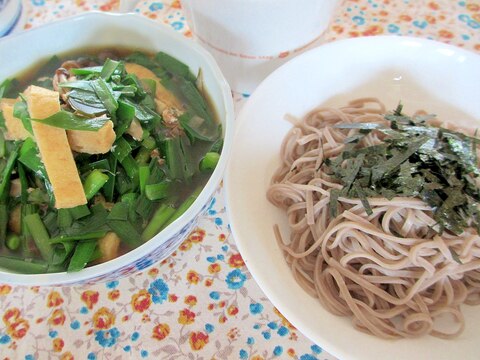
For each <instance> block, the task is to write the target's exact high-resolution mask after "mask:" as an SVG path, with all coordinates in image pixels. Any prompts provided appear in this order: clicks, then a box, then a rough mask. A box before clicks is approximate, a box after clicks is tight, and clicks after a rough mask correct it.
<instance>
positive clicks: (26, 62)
mask: <svg viewBox="0 0 480 360" xmlns="http://www.w3.org/2000/svg"><path fill="white" fill-rule="evenodd" d="M59 34H61V36H58V35H59ZM27 45H28V46H27ZM101 47H105V48H107V47H108V48H115V47H119V48H131V49H136V50H144V51H149V52H158V51H160V50H161V51H164V52H166V53H168V54H170V55H172V56H174V57H176V58H178V59H179V60H181V61H182V62H184V63H185V64H187V65H188V66H189V67H190V69H191V70H192V72H193V73H194V74H196V73H197V72H198V71H199V69H202V74H203V79H204V87H205V89H206V90H207V93H208V94H209V96H210V99H211V103H212V105H213V107H214V108H215V110H216V113H217V115H218V118H219V120H220V122H221V124H222V130H223V137H224V146H223V150H222V154H221V156H220V160H219V162H218V164H217V167H216V168H215V170H214V172H213V173H212V175H211V177H210V179H209V181H208V182H207V184H206V185H205V187H204V188H203V190H202V192H201V193H200V195H199V196H198V198H197V200H195V202H194V203H193V204H192V206H190V208H189V209H188V210H187V211H186V212H185V213H184V214H183V215H182V216H181V217H179V218H178V219H177V220H175V221H174V222H173V223H171V224H170V225H169V226H167V227H166V228H165V229H164V230H162V231H161V232H160V233H159V234H157V235H156V236H155V237H153V238H152V239H151V240H149V241H147V242H146V243H145V244H143V245H142V246H140V247H138V248H136V249H134V250H132V251H130V252H128V253H126V254H125V255H122V256H120V257H118V258H116V259H114V260H111V261H108V262H106V263H103V264H99V265H95V266H92V267H88V268H86V269H83V270H81V271H79V272H75V273H66V272H64V273H55V274H40V275H24V274H13V273H10V272H8V271H6V270H2V268H1V264H0V283H11V284H22V285H39V286H41V285H62V284H81V283H93V282H97V281H110V280H114V279H118V278H119V277H122V276H125V275H128V274H131V273H134V272H136V271H139V270H143V269H145V268H147V267H149V266H150V265H152V264H154V263H156V262H157V261H161V260H163V259H165V258H166V257H168V256H169V255H170V254H171V253H172V252H173V251H174V250H176V249H177V248H178V246H179V245H180V244H181V243H182V241H183V240H184V239H185V238H186V236H187V235H188V233H189V232H190V231H191V230H193V228H194V227H195V224H196V223H197V219H198V218H199V217H200V216H201V215H202V214H203V213H204V212H205V211H207V205H208V204H209V203H210V199H211V198H212V196H213V194H214V192H215V190H216V189H217V187H218V185H219V184H220V181H221V179H222V177H223V172H224V169H225V167H226V162H227V157H228V155H229V153H230V148H231V143H232V137H233V130H234V129H233V117H234V110H233V100H232V96H231V91H230V87H229V86H228V84H227V82H226V80H225V79H224V77H223V75H222V73H221V71H220V69H219V68H218V66H217V64H216V63H215V60H213V58H212V57H211V55H210V54H209V53H208V52H207V51H205V50H204V49H203V48H202V47H201V46H200V45H198V44H197V43H196V42H194V41H192V40H189V39H187V38H185V37H184V36H182V35H180V34H178V33H176V32H175V31H174V30H172V29H170V28H168V27H166V26H164V25H161V24H158V23H155V22H153V21H151V20H148V19H146V18H143V17H141V16H138V15H134V14H107V13H100V12H92V13H87V14H84V15H80V16H76V17H72V18H69V19H65V20H61V21H58V22H55V23H51V24H48V25H44V26H42V27H39V28H36V29H34V30H29V31H26V32H22V33H18V34H13V35H11V36H7V37H5V38H2V39H0V54H2V55H1V57H0V83H1V82H2V81H3V80H4V79H6V78H9V77H12V76H14V75H16V74H18V73H19V72H21V71H22V70H24V69H28V68H29V67H30V66H32V65H33V64H36V63H38V61H41V60H44V59H47V58H48V57H50V56H52V55H53V54H63V53H67V52H71V51H73V50H75V49H79V50H81V49H85V48H101Z"/></svg>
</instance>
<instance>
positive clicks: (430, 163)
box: [322, 104, 480, 234]
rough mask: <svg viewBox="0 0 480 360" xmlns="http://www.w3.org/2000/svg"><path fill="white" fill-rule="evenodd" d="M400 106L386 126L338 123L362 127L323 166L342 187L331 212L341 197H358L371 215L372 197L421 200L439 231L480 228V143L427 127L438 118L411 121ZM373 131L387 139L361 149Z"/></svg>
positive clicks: (334, 195)
mask: <svg viewBox="0 0 480 360" xmlns="http://www.w3.org/2000/svg"><path fill="white" fill-rule="evenodd" d="M402 110H403V107H402V105H401V104H400V105H399V106H398V107H397V108H396V109H395V110H394V111H393V112H392V113H389V114H386V115H385V116H384V118H385V119H386V120H387V121H388V125H385V126H382V125H379V124H371V123H354V124H337V125H336V126H335V128H340V129H358V132H359V133H358V134H355V135H353V136H350V137H348V138H347V139H346V140H345V144H346V146H345V150H344V151H343V153H342V154H341V155H340V156H338V157H337V158H334V159H325V161H324V162H323V164H322V166H323V167H324V168H325V171H326V172H327V173H329V174H330V175H332V176H334V177H336V178H337V179H338V180H339V181H340V183H341V184H342V185H343V189H342V190H341V191H337V190H335V191H333V190H332V193H331V200H330V213H331V215H334V214H335V215H336V213H337V211H336V210H337V201H338V197H339V196H341V197H348V198H356V199H360V200H361V202H362V204H363V206H364V208H365V211H366V213H367V214H371V213H372V209H371V208H370V205H369V202H368V198H374V197H385V198H387V199H392V198H393V197H395V196H400V197H417V198H420V199H421V200H423V201H424V202H425V203H426V204H427V205H429V206H430V207H431V208H432V212H433V218H434V220H435V221H436V227H435V228H436V230H437V232H439V233H442V232H443V231H445V230H448V231H450V232H452V233H454V234H461V233H462V232H463V231H464V230H465V229H466V228H467V227H470V226H473V227H475V228H476V229H477V231H479V230H480V212H479V210H478V206H479V203H480V189H479V188H478V186H477V183H476V178H478V177H479V176H480V169H479V166H478V159H477V154H476V151H477V144H478V139H477V138H476V137H475V136H473V137H472V136H468V135H466V134H462V133H459V132H456V131H453V130H449V129H445V128H442V127H434V126H430V125H427V124H426V121H427V120H429V119H431V118H433V117H434V115H426V116H415V117H410V116H407V115H405V114H403V113H402ZM372 131H377V132H380V133H381V134H383V135H384V139H383V142H382V143H381V144H378V145H373V146H367V147H362V146H360V145H359V142H360V141H361V139H362V138H363V137H364V136H365V134H368V133H370V132H372Z"/></svg>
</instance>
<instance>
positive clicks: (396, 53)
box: [225, 37, 480, 360]
mask: <svg viewBox="0 0 480 360" xmlns="http://www.w3.org/2000/svg"><path fill="white" fill-rule="evenodd" d="M479 95H480V56H478V55H476V54H474V53H471V52H467V51H465V50H462V49H459V48H456V47H452V46H449V45H445V44H441V43H438V42H433V41H428V40H421V39H415V38H407V37H371V38H357V39H350V40H344V41H338V42H333V43H330V44H327V45H324V46H321V47H319V48H317V49H314V50H312V51H310V52H308V53H305V54H303V55H301V56H299V57H297V58H295V59H293V60H292V61H290V62H289V63H287V64H285V65H284V66H282V67H281V68H280V69H278V70H277V71H275V72H274V73H273V74H272V75H270V76H269V77H268V78H267V79H266V80H265V81H264V82H263V83H262V84H261V85H260V86H259V87H258V88H257V90H256V91H255V92H254V94H253V95H252V96H251V97H250V99H249V100H248V102H247V103H246V104H245V107H244V108H243V109H242V111H241V112H240V114H239V116H238V118H237V120H236V121H237V122H238V123H237V126H238V128H237V132H236V138H235V142H234V149H233V153H232V156H231V158H230V161H229V165H228V167H227V175H226V179H225V183H226V201H227V209H228V212H229V216H230V221H231V227H232V231H233V235H234V238H235V240H236V242H237V244H238V247H239V250H240V252H241V254H242V256H243V258H244V259H245V262H246V264H247V266H248V268H249V270H250V271H251V273H252V275H253V276H254V278H255V279H256V281H257V282H258V283H259V285H260V286H261V288H262V289H263V291H264V292H265V294H266V295H267V296H268V297H269V298H270V300H271V301H272V303H273V304H274V305H275V306H276V307H277V308H278V309H279V310H280V311H281V312H282V313H283V314H284V315H285V316H286V317H287V319H289V320H290V321H291V322H292V324H293V325H294V326H295V327H297V328H298V329H299V330H300V331H301V332H302V333H304V334H305V335H306V336H307V337H309V338H310V339H311V340H313V341H314V342H316V343H317V344H318V345H320V346H322V347H323V348H324V349H325V350H326V351H329V352H330V353H332V354H333V355H336V356H337V357H339V358H341V359H343V360H346V359H368V360H372V359H385V358H388V359H389V360H393V359H436V360H440V359H473V358H475V359H478V358H479V356H480V355H479V354H480V331H478V329H479V327H478V326H479V325H478V324H480V306H478V307H468V306H465V307H464V308H463V312H464V315H465V318H466V328H465V331H464V333H463V334H462V335H461V336H460V337H458V338H456V339H454V340H440V339H437V338H434V337H431V336H425V337H422V338H418V339H405V340H395V341H387V340H382V339H378V338H375V337H373V336H371V335H367V334H363V333H361V332H359V331H357V330H355V329H354V328H353V327H352V325H351V322H350V319H348V318H341V317H337V316H334V315H332V314H330V313H329V312H327V311H326V310H325V309H324V308H323V307H322V306H321V304H320V303H319V302H318V301H317V300H316V299H314V298H312V297H310V296H308V295H307V294H306V293H305V291H304V290H302V289H301V287H300V286H299V285H298V284H297V283H296V282H295V280H294V279H293V276H292V275H291V273H290V270H289V268H288V267H287V265H286V263H285V260H284V258H283V255H282V253H281V252H280V250H279V248H278V246H277V244H276V241H275V238H274V235H273V225H274V224H276V223H279V224H286V216H285V215H284V214H283V213H282V211H280V210H278V209H276V208H275V207H274V206H273V205H271V204H270V203H269V202H268V201H267V200H266V196H265V194H266V191H267V187H268V185H269V182H270V178H271V176H272V173H273V171H274V170H275V169H276V168H277V166H278V165H279V163H280V159H279V151H280V145H281V142H282V140H283V138H284V136H285V135H286V133H287V131H288V130H289V129H290V128H291V124H290V123H288V122H287V121H285V120H284V116H285V114H287V113H289V114H292V115H294V116H297V117H300V116H303V115H304V114H305V113H306V112H308V110H310V109H312V108H313V107H315V106H317V105H320V104H329V105H334V106H338V105H342V104H345V103H346V102H347V101H349V100H351V99H354V98H357V97H363V96H377V97H379V98H380V99H381V100H382V101H383V102H384V103H386V105H387V107H388V108H391V109H393V108H394V107H395V106H396V105H397V103H398V101H399V100H402V102H403V103H404V105H405V106H404V110H405V112H406V113H409V112H413V111H414V110H416V109H419V108H422V109H425V110H427V111H430V112H434V113H436V114H437V115H438V116H439V117H441V118H443V119H450V120H453V121H455V122H457V123H463V125H470V126H472V125H473V124H475V120H474V119H475V118H476V119H477V124H478V120H480V101H479ZM286 232H287V228H285V227H284V228H283V229H282V233H284V234H285V233H286Z"/></svg>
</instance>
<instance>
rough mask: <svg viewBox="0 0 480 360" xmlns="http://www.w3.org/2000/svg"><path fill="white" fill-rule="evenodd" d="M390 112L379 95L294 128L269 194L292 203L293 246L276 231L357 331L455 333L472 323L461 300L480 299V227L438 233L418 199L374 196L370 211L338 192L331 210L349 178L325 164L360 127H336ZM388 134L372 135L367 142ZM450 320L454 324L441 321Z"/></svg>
mask: <svg viewBox="0 0 480 360" xmlns="http://www.w3.org/2000/svg"><path fill="white" fill-rule="evenodd" d="M385 112H386V110H385V107H384V106H383V105H382V104H381V103H380V102H379V101H377V100H376V99H359V100H356V101H353V102H351V103H350V104H349V105H348V106H347V107H344V108H341V109H334V108H318V109H315V110H313V111H312V112H310V113H309V114H308V115H307V116H306V117H305V118H304V119H302V120H301V121H299V122H298V123H297V124H296V126H294V128H293V129H292V130H291V131H290V132H289V134H288V136H287V137H286V138H285V140H284V142H283V145H282V149H281V158H282V165H281V167H280V168H279V169H278V170H277V172H276V173H275V175H274V177H273V179H272V185H271V187H270V189H269V190H268V194H267V196H268V199H269V200H270V201H271V202H272V203H273V204H275V205H276V206H277V207H280V208H283V209H285V210H286V213H287V216H288V222H289V226H290V229H291V236H290V241H289V242H287V243H288V244H285V243H284V241H283V240H282V239H281V235H280V232H279V229H278V227H275V233H276V236H277V239H278V240H279V244H280V246H281V248H282V250H283V251H284V254H285V257H286V261H287V263H288V264H289V266H290V268H291V271H292V272H293V276H294V277H295V279H296V280H297V281H298V283H299V284H300V285H301V286H302V287H303V288H304V289H305V291H306V292H307V293H309V294H310V295H312V296H314V297H318V299H319V300H320V302H321V303H322V304H323V306H324V307H325V308H326V309H327V310H328V311H330V312H331V313H333V314H336V315H340V316H348V317H351V318H352V321H353V324H354V326H355V327H356V328H357V329H359V330H361V331H364V332H367V333H371V334H374V335H376V336H379V337H382V338H398V337H417V336H420V335H424V334H430V335H433V336H436V337H441V338H452V337H455V336H457V335H458V334H460V333H461V332H462V330H463V328H464V317H463V315H462V313H461V310H460V305H461V304H463V303H465V304H469V305H477V304H480V236H479V235H478V234H477V232H476V230H475V229H473V228H467V229H466V230H465V231H464V232H463V233H462V234H461V235H460V236H458V235H453V234H452V233H449V232H446V231H445V232H443V233H442V235H439V234H438V233H437V232H435V231H432V227H433V228H434V226H435V223H436V222H435V220H434V219H433V218H432V209H431V208H430V207H429V206H428V205H426V204H425V203H424V202H423V201H422V200H420V199H418V198H409V197H395V198H393V199H392V200H387V199H385V198H371V199H369V203H370V206H371V208H372V211H373V213H372V214H371V215H367V214H366V211H365V209H364V207H363V205H362V203H361V201H360V200H359V199H351V198H343V197H339V199H338V204H339V211H338V213H337V216H336V217H335V218H333V217H331V215H330V212H329V201H330V191H331V190H332V189H341V188H342V185H340V184H339V183H338V181H337V180H336V179H333V178H331V177H330V176H329V175H328V174H327V173H326V172H325V171H324V166H322V164H323V161H324V160H325V159H326V158H330V159H331V158H334V157H336V156H337V155H339V154H340V153H341V152H342V150H343V149H344V147H345V144H344V140H345V139H346V138H347V137H349V136H351V135H352V133H353V132H354V130H352V129H338V128H334V127H333V125H335V124H337V123H340V122H342V123H352V122H368V123H385V122H386V120H385V119H384V116H383V114H385ZM380 141H381V140H380V139H379V138H378V137H377V135H375V133H374V132H372V133H370V134H369V135H368V136H367V137H365V138H364V139H363V140H362V142H361V144H362V145H363V146H370V145H374V144H378V143H379V142H380ZM454 254H458V258H455V256H454ZM445 317H447V318H448V320H449V325H451V326H449V328H448V329H445V327H444V326H443V324H440V325H439V323H440V322H442V321H443V320H444V318H445ZM441 319H443V320H441ZM452 320H453V321H452ZM452 324H453V325H452Z"/></svg>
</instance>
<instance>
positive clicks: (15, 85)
mask: <svg viewBox="0 0 480 360" xmlns="http://www.w3.org/2000/svg"><path fill="white" fill-rule="evenodd" d="M99 59H100V56H98V57H97V56H95V55H92V56H88V57H83V60H79V61H77V62H76V64H75V61H73V62H72V61H69V62H68V64H66V63H65V66H64V65H63V64H62V61H61V60H60V59H59V58H58V57H52V58H51V59H50V60H49V61H48V62H47V63H46V64H45V66H43V67H42V69H41V70H40V72H39V73H36V74H34V75H33V76H29V77H24V78H20V79H19V80H17V79H7V80H4V81H3V82H2V83H1V84H0V99H1V98H2V97H7V96H8V97H11V98H12V99H14V98H17V97H18V96H20V101H18V102H16V103H15V105H14V114H13V116H14V117H16V118H18V119H20V120H21V123H22V125H23V127H24V128H25V129H27V130H28V131H29V132H30V133H31V134H32V138H27V139H25V140H20V139H18V140H5V137H4V136H3V135H4V132H5V131H6V130H7V129H6V128H5V123H4V121H2V120H3V117H1V114H0V127H3V129H2V130H1V131H0V266H1V267H4V268H7V269H10V270H12V271H17V272H22V273H28V274H30V273H47V272H57V271H69V272H72V271H78V270H81V269H83V268H84V267H85V266H88V265H89V264H92V262H94V261H95V262H98V261H99V259H102V258H103V260H101V261H104V259H105V257H104V256H103V253H102V251H103V250H102V244H104V242H102V241H103V240H102V239H105V238H106V237H108V236H110V235H112V232H113V233H115V234H113V235H114V237H115V239H116V242H117V243H116V244H118V242H120V250H119V251H117V250H118V249H117V250H116V251H115V254H117V253H118V254H122V253H125V252H126V251H129V250H131V249H133V248H135V247H138V246H140V245H142V244H143V243H144V242H145V241H148V240H149V239H150V238H152V237H153V236H155V235H156V234H157V233H158V232H159V231H161V230H162V229H164V228H165V227H166V226H168V225H169V224H170V223H171V222H173V221H174V220H175V219H177V218H178V217H180V216H181V215H182V214H183V213H184V212H185V211H186V210H187V209H188V207H190V206H191V204H192V203H193V201H194V200H195V199H196V197H197V196H198V194H199V192H200V191H201V189H202V188H203V186H204V184H205V183H206V181H207V180H208V177H209V176H210V174H211V172H212V171H213V169H214V168H215V166H216V164H217V162H218V160H219V157H220V153H221V150H222V146H223V140H222V138H221V127H220V126H219V124H218V123H217V122H216V121H215V116H214V112H213V111H212V109H211V107H210V106H209V103H208V101H207V98H206V97H205V94H203V93H202V91H203V90H200V89H202V87H201V86H199V88H197V82H198V81H199V79H196V78H195V76H194V75H193V74H192V72H191V71H190V69H189V67H188V66H187V65H185V64H183V63H182V62H180V61H179V60H177V59H175V58H173V57H171V56H170V55H168V54H166V53H158V54H156V55H154V56H150V55H147V54H143V53H138V52H137V53H132V54H130V55H129V56H128V57H126V58H125V60H123V59H122V58H121V57H120V58H115V59H109V58H107V59H106V60H105V61H100V60H99ZM83 61H85V62H83ZM126 62H134V63H137V64H139V65H142V66H144V67H146V68H147V70H151V71H152V72H153V73H154V74H155V75H156V76H157V78H155V79H149V78H148V77H147V78H144V75H142V74H145V73H147V74H151V72H145V73H143V72H142V71H140V72H139V73H138V74H136V73H128V72H127V71H126V69H127V67H126V66H125V63H126ZM67 65H68V66H67ZM72 65H73V66H72ZM83 65H85V66H83ZM59 68H61V69H59ZM57 69H59V70H58V71H56V70H57ZM65 69H68V70H65ZM132 72H133V70H132ZM52 78H54V79H53V81H52ZM159 79H160V80H159ZM31 84H35V85H36V86H41V87H45V88H49V89H52V88H53V89H55V90H56V91H58V92H59V95H60V96H59V99H60V100H59V101H60V104H61V110H60V111H58V110H54V111H52V112H51V114H52V115H51V116H48V117H46V118H44V119H36V118H32V117H31V116H30V113H29V108H28V106H31V103H30V101H31V98H30V97H29V94H31V93H30V92H27V91H26V90H27V88H28V86H29V85H31ZM162 86H164V87H165V89H166V90H165V89H162V91H159V89H161V87H162ZM41 93H42V92H41V91H38V89H37V93H36V94H41ZM47 93H48V92H47ZM159 93H161V95H159ZM23 94H25V96H23ZM50 94H51V93H50ZM54 95H55V94H54ZM36 96H37V95H36ZM38 96H40V95H38ZM157 96H166V97H168V96H170V97H171V98H172V99H175V101H167V100H165V99H164V98H157ZM51 97H53V98H54V100H53V102H55V96H51ZM27 100H28V102H27ZM177 100H178V101H177ZM10 101H11V100H10ZM158 104H161V105H158ZM157 106H158V109H157ZM39 123H42V124H44V125H49V126H53V127H56V128H60V129H64V130H65V131H66V134H67V136H68V142H69V145H70V148H71V149H74V151H75V152H74V153H73V155H74V161H75V165H76V167H77V170H78V179H79V180H80V181H81V183H82V185H83V190H84V195H85V198H86V200H87V203H86V204H83V203H80V202H75V204H79V203H80V204H82V205H78V206H74V205H72V206H74V207H71V208H58V209H57V208H55V204H56V200H58V198H61V197H62V196H68V192H67V195H65V193H62V194H61V196H60V195H59V194H58V193H54V191H53V190H54V189H53V188H52V185H51V181H50V178H49V175H50V177H52V178H53V179H55V180H57V178H58V175H57V178H56V177H55V176H53V175H52V172H50V173H49V170H48V169H49V166H48V163H47V166H46V165H45V164H44V162H43V161H42V154H44V153H41V151H44V150H41V149H42V147H41V146H39V145H37V142H38V144H41V142H40V141H38V139H36V138H35V134H34V131H33V128H35V129H37V128H38V126H37V125H38V124H39ZM32 124H33V128H32ZM112 124H113V129H112ZM55 130H56V131H58V129H55ZM35 131H36V130H35ZM109 131H110V132H109ZM7 138H8V137H7ZM54 140H55V139H52V142H53V141H54ZM100 143H101V145H102V146H100V145H99V144H100ZM99 149H103V150H99ZM106 150H108V151H106ZM62 154H63V153H62ZM68 155H69V154H68ZM71 175H72V174H71V173H69V174H68V175H65V178H67V179H66V181H68V177H69V176H71ZM73 175H76V174H73ZM54 183H55V182H54ZM12 184H15V186H13V185H12ZM82 196H83V195H82ZM55 197H57V199H55ZM14 209H16V210H15V211H16V216H17V217H18V219H17V220H18V221H17V222H16V223H15V225H14V226H12V225H11V224H10V222H11V220H10V216H11V213H13V211H14ZM12 228H13V229H15V230H12ZM119 239H120V240H119ZM113 256H116V255H113Z"/></svg>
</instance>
